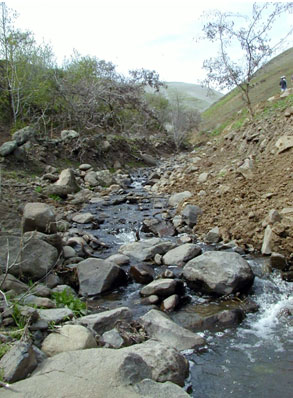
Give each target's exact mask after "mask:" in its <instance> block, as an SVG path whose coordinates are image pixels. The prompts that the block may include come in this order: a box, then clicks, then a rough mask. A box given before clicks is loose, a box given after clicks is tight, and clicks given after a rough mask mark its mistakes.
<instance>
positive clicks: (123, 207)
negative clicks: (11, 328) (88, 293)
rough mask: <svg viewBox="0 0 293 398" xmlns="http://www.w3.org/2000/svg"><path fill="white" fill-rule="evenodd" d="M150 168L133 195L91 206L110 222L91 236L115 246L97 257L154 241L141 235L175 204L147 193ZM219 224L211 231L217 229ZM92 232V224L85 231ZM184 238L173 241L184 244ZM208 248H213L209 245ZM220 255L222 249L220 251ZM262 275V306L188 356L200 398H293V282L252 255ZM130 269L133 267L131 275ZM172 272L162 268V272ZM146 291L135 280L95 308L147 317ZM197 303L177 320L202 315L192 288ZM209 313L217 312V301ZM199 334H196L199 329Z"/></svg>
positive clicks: (191, 388)
mask: <svg viewBox="0 0 293 398" xmlns="http://www.w3.org/2000/svg"><path fill="white" fill-rule="evenodd" d="M148 173H149V171H148V170H143V169H142V170H140V171H139V172H138V173H137V174H136V175H135V176H134V177H133V180H134V181H133V182H132V184H131V186H130V187H129V189H127V190H125V192H123V193H122V192H121V194H120V193H118V194H116V195H112V196H110V197H109V198H106V199H105V200H101V201H97V202H96V203H90V204H89V205H87V207H86V208H84V211H86V212H91V213H92V214H94V215H95V216H96V217H97V218H98V219H101V220H103V221H102V223H101V225H100V227H99V228H98V229H96V230H90V231H89V232H90V233H91V234H93V235H95V236H96V237H97V238H98V239H99V240H100V241H102V242H104V243H106V244H107V246H108V247H107V248H105V249H103V250H102V251H98V252H96V253H95V255H96V256H97V257H99V258H107V257H109V256H110V255H111V254H115V253H117V252H118V249H119V246H120V245H122V244H124V243H129V242H132V241H135V239H136V238H137V231H139V236H140V239H147V238H150V237H153V236H154V235H150V234H146V233H142V232H141V229H140V228H141V224H142V221H143V219H144V218H147V217H161V216H162V213H164V211H165V209H167V201H168V198H167V197H164V196H160V197H159V196H156V197H152V196H151V194H150V193H148V192H146V191H144V189H143V185H144V184H145V183H146V182H147V176H148ZM212 227H213V226H211V228H212ZM83 228H84V226H83ZM177 238H178V236H177V237H173V238H170V237H168V240H170V239H174V240H175V239H177ZM201 246H202V250H203V251H205V250H211V248H210V247H207V246H206V245H204V244H201ZM213 250H215V247H213ZM244 257H245V259H246V260H247V261H248V262H249V264H250V265H251V267H252V269H253V271H254V274H255V275H256V277H255V281H254V285H253V288H252V291H251V293H250V297H251V299H252V300H253V301H254V302H256V303H257V304H258V306H259V310H258V311H257V312H255V313H249V314H248V315H247V317H246V318H245V319H244V320H243V322H242V323H241V324H240V325H238V326H237V327H235V328H229V329H225V330H218V331H208V330H204V331H202V332H201V335H202V336H203V337H204V338H205V339H206V342H207V346H206V347H205V348H204V349H203V350H201V351H200V352H197V353H195V352H194V351H193V350H188V351H186V352H184V355H185V356H186V358H187V359H188V360H189V363H190V375H189V378H188V380H187V381H186V387H185V388H186V390H187V391H188V392H189V394H190V396H191V397H193V398H226V397H228V396H231V397H233V398H243V397H246V398H255V397H258V398H262V397H263V398H276V397H279V396H280V397H282V398H291V397H292V396H293V377H292V376H293V319H292V315H291V316H290V313H289V315H288V310H289V312H290V311H291V314H292V311H293V295H292V292H293V283H288V282H285V281H283V280H281V278H280V277H279V275H278V274H277V273H276V274H275V273H272V274H266V273H265V272H264V271H263V269H264V265H265V263H266V261H267V258H265V257H259V258H255V257H253V256H249V255H244ZM128 268H129V265H128V266H127V267H126V268H125V269H128ZM164 269H166V267H165V266H156V267H155V273H156V274H158V273H161V272H162V270H164ZM141 287H142V285H140V284H138V283H135V282H131V283H128V285H127V286H126V287H122V288H119V289H117V290H115V291H113V292H111V293H109V294H106V295H103V296H101V297H99V298H96V299H94V300H91V301H90V302H89V307H90V308H92V309H94V308H95V307H97V308H98V307H99V308H106V309H112V308H116V307H119V306H127V307H129V308H131V310H132V311H133V313H134V317H136V318H138V317H139V316H142V315H144V314H145V313H146V312H148V311H149V310H150V308H151V307H150V306H146V305H142V304H141V298H140V295H139V291H140V289H141ZM188 295H189V296H190V302H189V303H188V304H187V306H186V308H181V309H179V310H177V311H175V314H173V313H172V314H170V317H171V318H173V320H175V321H176V312H177V313H178V312H180V311H182V310H183V311H184V310H185V311H187V313H188V311H191V312H192V311H195V310H196V308H198V305H199V303H203V304H205V301H204V297H197V296H196V295H195V294H194V293H192V292H191V291H189V290H188ZM208 303H209V304H207V307H206V308H207V311H208V310H209V308H210V301H209V302H208ZM195 332H196V331H195Z"/></svg>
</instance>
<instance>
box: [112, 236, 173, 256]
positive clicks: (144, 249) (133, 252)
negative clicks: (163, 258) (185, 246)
mask: <svg viewBox="0 0 293 398" xmlns="http://www.w3.org/2000/svg"><path fill="white" fill-rule="evenodd" d="M175 246H176V245H175V244H174V243H173V242H168V241H164V240H162V239H160V238H152V239H148V240H144V241H139V242H132V243H128V244H125V245H122V246H120V248H119V252H120V253H122V254H125V255H127V256H132V257H134V258H135V259H137V260H140V261H147V260H152V259H153V258H154V257H155V255H156V254H165V253H166V252H167V251H168V250H171V249H173V248H174V247H175Z"/></svg>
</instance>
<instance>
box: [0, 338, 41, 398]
mask: <svg viewBox="0 0 293 398" xmlns="http://www.w3.org/2000/svg"><path fill="white" fill-rule="evenodd" d="M36 367H37V359H36V356H35V352H34V350H33V348H32V345H31V344H29V343H26V342H19V343H17V344H16V345H15V346H13V347H12V348H11V350H9V351H8V352H7V353H6V354H5V355H4V356H3V357H2V358H1V360H0V369H1V371H2V372H3V375H2V376H3V378H4V380H5V381H7V382H9V383H14V382H16V381H18V380H22V379H24V378H25V377H26V376H28V374H29V373H31V372H32V371H33V370H34V369H35V368H36ZM1 396H2V393H1Z"/></svg>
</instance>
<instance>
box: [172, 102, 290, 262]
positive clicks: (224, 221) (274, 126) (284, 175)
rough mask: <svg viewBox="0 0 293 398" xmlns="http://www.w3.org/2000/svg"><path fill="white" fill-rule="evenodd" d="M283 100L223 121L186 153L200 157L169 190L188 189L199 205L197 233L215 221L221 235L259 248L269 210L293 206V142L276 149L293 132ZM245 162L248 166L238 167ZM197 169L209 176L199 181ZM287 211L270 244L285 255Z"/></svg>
mask: <svg viewBox="0 0 293 398" xmlns="http://www.w3.org/2000/svg"><path fill="white" fill-rule="evenodd" d="M291 97H292V96H291ZM288 98H289V97H288ZM288 98H287V100H286V101H288ZM278 99H279V96H277V98H276V100H278ZM287 105H288V106H287ZM287 105H286V103H285V102H284V103H283V105H282V106H281V107H280V109H274V111H272V112H267V108H266V105H263V107H259V109H258V114H257V115H256V118H255V120H254V121H253V122H250V121H246V123H244V125H243V126H242V127H241V128H239V129H236V130H232V129H231V127H228V128H226V129H225V131H224V133H223V134H222V135H221V136H220V137H218V138H214V139H212V140H210V141H209V142H207V143H206V144H205V145H201V146H200V147H199V148H198V149H197V150H196V151H194V153H192V154H189V155H187V156H188V158H189V159H190V160H192V159H193V158H195V157H196V156H198V157H200V158H201V159H202V160H201V161H199V162H197V163H196V165H197V166H198V170H197V171H196V172H191V173H190V172H186V173H185V174H184V175H183V177H182V178H181V179H178V181H176V182H174V184H173V186H172V189H171V191H172V192H180V191H186V190H189V191H191V192H192V193H193V198H192V199H191V200H189V201H188V202H189V203H193V204H196V205H198V206H200V207H201V208H202V210H203V215H202V216H201V217H200V218H199V220H198V224H197V226H196V232H197V233H198V234H199V236H202V237H203V236H204V235H205V234H206V233H207V232H208V231H209V230H210V229H211V228H213V227H215V226H218V227H220V229H221V233H222V237H223V239H224V241H228V240H230V239H236V240H237V241H238V243H240V244H242V245H243V246H245V247H246V248H251V249H256V250H260V249H261V246H262V242H263V237H264V231H265V228H266V226H267V225H268V223H270V222H271V221H272V220H270V219H269V218H268V215H269V213H270V211H272V210H277V211H278V212H279V213H281V212H282V210H283V209H288V208H291V210H292V211H293V148H291V149H290V148H289V149H287V150H285V151H284V152H282V151H281V152H280V151H279V149H278V147H277V146H276V143H277V142H278V140H279V139H280V137H284V136H288V137H290V136H291V137H292V136H293V108H292V106H290V101H288V103H287ZM272 106H273V105H272ZM248 164H249V165H250V166H249V168H248V169H245V167H244V169H243V168H241V167H242V166H245V165H248ZM202 173H208V177H207V180H206V181H205V182H202V183H201V182H199V176H200V175H201V174H202ZM166 190H167V191H168V189H166ZM292 214H293V213H292V212H291V211H289V209H288V215H289V217H287V216H286V219H285V217H283V221H282V223H280V222H277V223H275V224H274V226H273V230H274V237H273V238H274V239H273V240H274V244H273V245H272V250H274V251H277V252H281V253H283V254H285V255H286V256H290V255H291V253H292V252H293V228H292V219H291V218H290V217H292Z"/></svg>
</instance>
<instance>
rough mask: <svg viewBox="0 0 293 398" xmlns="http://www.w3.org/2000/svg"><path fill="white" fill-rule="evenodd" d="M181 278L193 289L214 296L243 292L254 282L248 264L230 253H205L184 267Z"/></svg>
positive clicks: (238, 256)
mask: <svg viewBox="0 0 293 398" xmlns="http://www.w3.org/2000/svg"><path fill="white" fill-rule="evenodd" d="M183 276H184V277H185V279H186V280H187V283H188V284H189V285H190V286H191V287H192V288H193V289H195V290H200V291H203V292H206V293H211V294H215V295H227V294H233V293H236V292H239V291H245V290H247V289H248V288H250V287H251V285H252V283H253V280H254V274H253V272H252V270H251V268H250V265H249V264H248V262H247V261H246V260H244V259H243V258H242V257H241V256H240V255H239V254H238V253H231V252H227V253H226V252H205V253H203V254H201V255H200V256H198V257H196V258H194V259H192V260H190V261H189V262H188V263H187V264H186V265H185V267H184V268H183Z"/></svg>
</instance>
